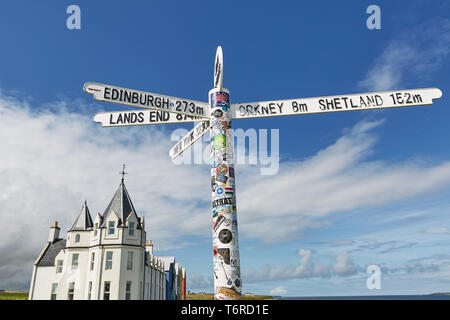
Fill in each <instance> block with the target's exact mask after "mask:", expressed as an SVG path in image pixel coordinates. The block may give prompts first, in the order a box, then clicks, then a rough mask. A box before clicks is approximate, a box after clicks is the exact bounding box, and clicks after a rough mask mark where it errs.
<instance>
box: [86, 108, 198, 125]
mask: <svg viewBox="0 0 450 320" xmlns="http://www.w3.org/2000/svg"><path fill="white" fill-rule="evenodd" d="M199 120H205V119H204V118H200V117H193V116H186V115H183V114H176V113H172V112H167V111H159V110H151V109H148V110H142V109H140V110H127V111H115V112H99V113H97V114H95V116H94V121H95V122H100V123H101V124H102V127H123V126H140V125H152V124H167V123H185V122H195V121H199Z"/></svg>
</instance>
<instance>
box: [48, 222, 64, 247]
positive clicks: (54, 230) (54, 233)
mask: <svg viewBox="0 0 450 320" xmlns="http://www.w3.org/2000/svg"><path fill="white" fill-rule="evenodd" d="M59 230H61V229H60V228H59V227H58V221H55V223H54V224H53V225H52V226H51V227H50V234H49V236H48V241H49V242H52V243H53V242H54V241H55V240H56V239H58V237H59Z"/></svg>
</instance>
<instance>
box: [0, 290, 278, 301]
mask: <svg viewBox="0 0 450 320" xmlns="http://www.w3.org/2000/svg"><path fill="white" fill-rule="evenodd" d="M27 299H28V292H18V291H5V292H0V300H27ZM213 299H214V296H213V295H212V294H188V295H187V300H213ZM242 299H243V300H273V299H274V298H273V297H272V296H250V295H244V296H242Z"/></svg>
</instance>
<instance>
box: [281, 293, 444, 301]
mask: <svg viewBox="0 0 450 320" xmlns="http://www.w3.org/2000/svg"><path fill="white" fill-rule="evenodd" d="M274 298H275V299H277V300H450V295H448V294H426V295H374V296H330V297H279V296H276V297H274Z"/></svg>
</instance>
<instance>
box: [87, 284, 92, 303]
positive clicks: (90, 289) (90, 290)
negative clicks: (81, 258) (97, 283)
mask: <svg viewBox="0 0 450 320" xmlns="http://www.w3.org/2000/svg"><path fill="white" fill-rule="evenodd" d="M91 295H92V281H89V287H88V300H91Z"/></svg>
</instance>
